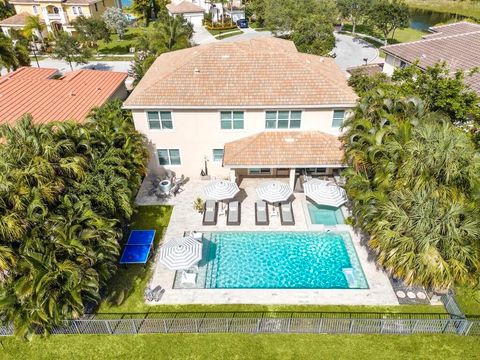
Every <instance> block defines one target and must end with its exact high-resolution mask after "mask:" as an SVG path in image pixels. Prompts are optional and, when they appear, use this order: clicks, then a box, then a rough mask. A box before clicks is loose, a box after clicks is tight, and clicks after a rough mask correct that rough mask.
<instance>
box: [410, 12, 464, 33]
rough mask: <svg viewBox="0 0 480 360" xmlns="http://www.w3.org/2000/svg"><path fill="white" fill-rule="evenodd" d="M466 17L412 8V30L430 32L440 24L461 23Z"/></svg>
mask: <svg viewBox="0 0 480 360" xmlns="http://www.w3.org/2000/svg"><path fill="white" fill-rule="evenodd" d="M464 18H465V17H464V16H461V15H456V14H451V13H443V12H437V11H429V10H422V9H414V8H410V28H412V29H415V30H420V31H425V32H427V31H428V28H429V27H431V26H435V25H437V24H440V23H446V22H452V21H460V20H463V19H464Z"/></svg>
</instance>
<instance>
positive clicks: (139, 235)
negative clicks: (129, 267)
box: [120, 230, 155, 264]
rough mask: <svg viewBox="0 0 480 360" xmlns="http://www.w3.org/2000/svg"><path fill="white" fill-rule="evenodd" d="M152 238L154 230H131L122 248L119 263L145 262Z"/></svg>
mask: <svg viewBox="0 0 480 360" xmlns="http://www.w3.org/2000/svg"><path fill="white" fill-rule="evenodd" d="M154 238H155V230H132V232H131V233H130V236H129V237H128V241H127V244H126V245H125V248H124V249H123V254H122V257H121V258H120V264H145V263H146V262H147V260H148V255H150V250H151V249H152V245H153V239H154Z"/></svg>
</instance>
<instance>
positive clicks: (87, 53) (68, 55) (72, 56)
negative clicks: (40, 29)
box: [52, 32, 92, 71]
mask: <svg viewBox="0 0 480 360" xmlns="http://www.w3.org/2000/svg"><path fill="white" fill-rule="evenodd" d="M91 55H92V53H91V50H90V48H89V47H88V46H84V45H83V44H82V43H81V42H80V41H79V40H78V39H77V38H75V37H73V36H70V35H68V34H67V33H66V32H61V33H59V34H58V35H57V37H56V39H55V47H54V49H53V53H52V57H53V58H54V59H60V60H65V61H66V62H67V63H68V65H70V69H71V70H72V71H73V66H72V63H76V64H86V63H87V62H88V59H89V58H90V57H91Z"/></svg>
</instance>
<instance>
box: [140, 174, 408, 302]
mask: <svg viewBox="0 0 480 360" xmlns="http://www.w3.org/2000/svg"><path fill="white" fill-rule="evenodd" d="M266 180H271V179H258V178H248V179H244V180H243V181H242V182H241V184H240V185H239V186H240V189H241V191H240V193H239V194H238V195H237V198H238V199H239V200H240V201H241V202H242V213H241V225H239V226H227V225H226V217H225V216H224V215H222V216H219V217H218V222H217V225H215V226H203V225H202V215H201V214H200V213H197V212H195V211H194V209H193V202H194V200H195V199H196V198H198V197H200V198H202V199H205V196H204V194H203V186H204V185H205V184H207V181H202V180H191V181H189V182H188V183H187V184H186V185H185V187H184V188H185V190H184V191H183V192H181V193H180V194H178V195H177V196H176V197H174V198H172V199H169V200H168V201H166V202H165V201H159V200H157V199H156V198H155V197H150V196H148V195H146V193H147V192H148V183H149V180H148V179H147V180H146V181H144V184H143V186H142V188H141V190H140V192H139V194H138V196H137V199H136V202H137V204H138V205H154V204H165V205H173V206H174V208H173V212H172V216H171V219H170V224H169V226H168V228H167V231H166V233H165V236H164V239H163V241H170V240H171V239H175V238H179V237H182V236H183V234H184V232H185V231H193V230H195V231H199V232H211V231H325V230H326V229H330V230H337V231H348V232H349V233H350V236H351V238H352V242H353V244H354V246H355V250H356V251H357V255H358V258H359V260H360V263H361V264H362V267H363V271H364V274H365V277H366V279H367V281H368V285H369V289H173V288H172V287H173V283H174V279H175V271H171V270H168V269H166V268H165V267H163V266H162V265H161V264H160V263H159V262H158V261H157V257H156V256H155V260H154V261H155V264H154V270H153V271H154V273H153V277H152V280H151V283H150V286H151V287H155V286H157V285H160V286H162V287H163V288H165V290H166V291H165V293H164V295H163V297H162V299H161V301H160V302H159V303H158V304H272V305H294V304H298V305H398V304H399V303H398V300H397V297H396V296H395V293H394V291H393V288H392V286H391V284H390V281H389V279H388V276H387V275H386V274H385V272H383V271H381V270H379V269H377V266H376V265H375V262H374V261H373V260H372V259H371V258H370V257H369V254H368V252H367V249H366V248H365V247H364V246H363V245H361V243H360V236H359V234H357V233H356V232H355V231H354V230H353V228H352V227H351V226H348V225H336V226H323V225H313V224H311V222H310V217H309V215H308V210H307V207H306V199H305V196H304V194H303V193H294V201H293V212H294V216H295V226H283V225H281V224H280V216H271V217H270V225H269V226H257V225H255V207H254V204H255V201H256V200H257V196H256V193H255V188H256V186H257V185H258V184H259V183H261V182H263V181H266ZM276 180H278V181H285V182H288V179H281V178H280V179H276ZM343 210H344V211H345V209H343Z"/></svg>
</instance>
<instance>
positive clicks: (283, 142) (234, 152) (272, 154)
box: [223, 131, 343, 168]
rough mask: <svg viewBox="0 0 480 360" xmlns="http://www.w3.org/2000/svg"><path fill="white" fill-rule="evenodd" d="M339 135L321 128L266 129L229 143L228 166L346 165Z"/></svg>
mask: <svg viewBox="0 0 480 360" xmlns="http://www.w3.org/2000/svg"><path fill="white" fill-rule="evenodd" d="M341 146H342V145H341V143H340V140H338V138H337V137H336V136H333V135H329V134H325V133H322V132H320V131H265V132H261V133H259V134H256V135H252V136H248V137H246V138H243V139H240V140H237V141H232V142H229V143H227V144H225V151H224V157H223V163H224V165H225V166H243V167H277V168H278V167H285V166H286V167H290V166H293V167H295V166H297V167H315V166H319V167H320V166H323V165H330V166H335V165H337V166H342V165H343V161H342V159H343V151H342V149H341Z"/></svg>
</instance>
